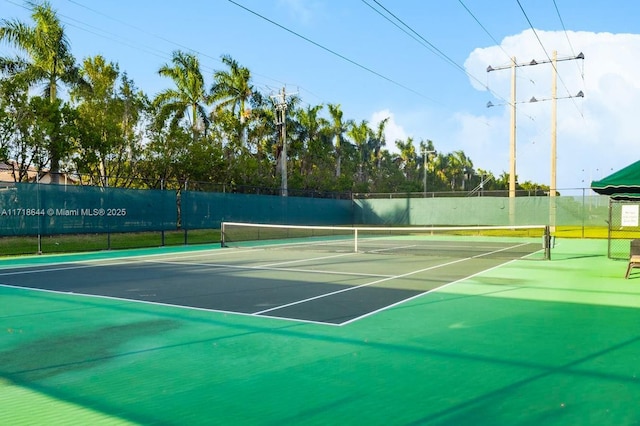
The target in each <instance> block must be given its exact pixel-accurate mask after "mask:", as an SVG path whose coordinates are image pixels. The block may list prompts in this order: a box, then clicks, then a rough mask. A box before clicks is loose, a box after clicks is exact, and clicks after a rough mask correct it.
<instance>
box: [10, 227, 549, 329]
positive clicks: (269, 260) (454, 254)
mask: <svg viewBox="0 0 640 426" xmlns="http://www.w3.org/2000/svg"><path fill="white" fill-rule="evenodd" d="M231 225H232V226H236V227H238V226H241V231H242V234H243V238H242V239H243V242H242V247H244V248H238V249H232V248H226V249H211V250H203V251H199V252H197V253H183V254H178V255H176V254H173V253H169V254H164V255H159V254H156V255H147V256H136V257H131V258H116V259H103V260H89V261H84V262H69V263H61V264H55V265H44V266H35V267H20V268H16V269H11V268H9V269H5V270H2V271H0V280H2V281H0V282H1V283H2V284H3V285H8V286H14V287H19V288H30V289H36V290H41V291H50V292H60V293H65V294H76V295H82V296H95V297H106V298H113V299H122V300H136V301H141V302H146V303H154V304H163V305H170V306H179V307H184V308H196V309H207V310H213V311H220V312H228V313H238V314H244V315H254V316H270V317H276V318H282V319H291V320H300V321H311V322H317V323H323V324H336V325H344V324H348V323H350V322H352V321H355V320H357V319H359V318H363V317H365V316H367V315H371V314H372V313H374V312H377V311H380V310H382V309H386V308H388V307H390V306H393V305H395V304H398V303H402V302H404V301H407V300H410V299H412V298H414V297H418V296H420V295H421V294H424V293H426V292H429V291H432V290H434V289H437V288H439V287H443V286H446V285H448V284H451V283H453V282H457V281H460V280H462V279H464V278H468V277H471V276H473V275H475V274H477V273H480V272H482V271H485V270H488V269H491V268H494V267H496V266H498V265H500V264H502V263H505V262H507V261H510V260H513V259H517V258H523V257H528V256H533V255H534V254H535V253H537V252H541V251H543V249H542V245H541V242H540V241H538V240H537V239H535V238H533V239H532V238H522V237H519V238H505V237H502V238H496V237H489V238H482V239H479V240H478V237H475V236H472V237H471V238H462V237H460V236H453V239H452V236H450V235H449V236H448V238H447V239H443V238H442V235H440V238H436V237H434V235H433V234H434V232H435V231H434V229H435V228H429V229H428V235H426V236H424V235H420V234H419V232H418V231H417V230H418V229H419V228H411V229H410V230H411V234H410V237H408V236H407V234H406V233H402V234H398V231H397V228H394V229H393V230H392V231H394V234H390V233H389V232H388V231H389V230H388V229H387V231H383V230H382V228H375V231H376V233H375V236H374V237H372V236H368V237H366V238H365V239H364V240H363V239H362V238H360V239H359V241H360V243H359V249H358V248H357V247H356V246H355V240H354V239H352V238H351V237H350V235H349V233H350V232H351V229H349V230H348V232H347V233H346V235H347V236H348V237H347V238H345V237H344V235H345V229H344V228H335V227H334V228H332V227H300V226H298V227H283V226H269V225H246V224H231ZM255 228H260V229H255ZM224 229H226V231H225V230H224ZM264 229H268V231H269V235H268V239H267V241H266V243H265V242H264V239H260V240H259V241H256V235H258V233H259V232H262V233H264ZM283 229H284V230H285V231H288V233H287V235H286V237H281V238H276V234H275V233H274V232H282V231H283ZM292 229H293V230H295V231H296V235H295V237H292V236H291V234H290V231H291V230H292ZM366 229H367V228H360V229H358V228H355V231H356V232H357V231H360V235H362V234H363V231H364V230H366ZM468 229H471V230H474V231H477V229H476V228H468ZM526 230H527V231H529V230H537V229H536V228H526ZM319 231H325V233H324V234H323V235H322V236H320V235H318V232H319ZM326 231H331V233H330V234H326ZM336 231H340V234H339V238H336V235H337V234H336ZM301 232H302V233H301ZM308 232H314V235H312V236H309V235H307V233H308ZM423 232H424V231H423ZM223 233H225V236H226V238H227V239H226V243H224V242H223V245H225V246H227V245H228V244H229V240H230V239H233V238H232V235H233V232H232V231H231V230H230V226H227V227H226V228H225V227H223ZM249 236H251V239H249ZM236 238H237V237H236ZM474 239H475V240H478V241H474ZM364 241H366V243H367V244H369V248H368V249H366V250H365V243H364ZM372 241H373V242H374V243H373V245H371V242H372ZM256 244H257V245H256ZM352 245H353V247H352ZM248 247H253V248H248ZM291 249H293V250H291ZM407 250H411V251H410V253H413V254H415V253H422V254H423V256H416V255H407ZM424 254H427V255H424Z"/></svg>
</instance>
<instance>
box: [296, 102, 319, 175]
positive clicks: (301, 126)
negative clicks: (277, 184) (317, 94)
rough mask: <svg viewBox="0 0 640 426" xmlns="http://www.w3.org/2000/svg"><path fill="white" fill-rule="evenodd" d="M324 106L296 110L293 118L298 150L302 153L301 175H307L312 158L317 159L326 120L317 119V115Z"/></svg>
mask: <svg viewBox="0 0 640 426" xmlns="http://www.w3.org/2000/svg"><path fill="white" fill-rule="evenodd" d="M322 108H324V105H322V104H321V105H315V106H310V105H309V106H307V108H305V109H302V108H301V109H296V110H295V113H294V115H295V117H296V118H297V123H298V131H297V132H296V133H297V138H298V145H299V146H298V149H299V150H301V151H302V153H301V156H302V162H301V173H308V172H309V171H310V170H311V168H312V166H313V164H312V162H313V160H314V157H315V158H316V159H318V157H319V154H320V152H319V151H320V150H321V148H322V140H321V139H322V129H323V126H325V125H326V124H327V123H326V120H325V119H323V118H321V117H318V113H319V112H320V111H321V110H322Z"/></svg>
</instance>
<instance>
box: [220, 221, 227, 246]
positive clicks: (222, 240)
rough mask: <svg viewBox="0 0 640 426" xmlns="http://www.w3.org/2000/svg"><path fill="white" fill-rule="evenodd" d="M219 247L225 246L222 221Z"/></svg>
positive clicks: (221, 223)
mask: <svg viewBox="0 0 640 426" xmlns="http://www.w3.org/2000/svg"><path fill="white" fill-rule="evenodd" d="M220 247H223V248H224V247H226V244H225V243H224V222H220Z"/></svg>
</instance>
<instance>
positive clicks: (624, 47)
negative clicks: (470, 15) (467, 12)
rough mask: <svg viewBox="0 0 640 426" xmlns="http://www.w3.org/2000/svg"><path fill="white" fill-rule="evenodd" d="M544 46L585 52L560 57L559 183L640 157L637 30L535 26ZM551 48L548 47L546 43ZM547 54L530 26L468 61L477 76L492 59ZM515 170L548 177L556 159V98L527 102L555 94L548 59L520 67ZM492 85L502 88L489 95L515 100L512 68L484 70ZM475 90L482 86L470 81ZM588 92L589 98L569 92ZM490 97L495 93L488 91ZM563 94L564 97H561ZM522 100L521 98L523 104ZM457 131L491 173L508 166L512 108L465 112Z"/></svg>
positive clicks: (499, 62)
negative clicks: (553, 137)
mask: <svg viewBox="0 0 640 426" xmlns="http://www.w3.org/2000/svg"><path fill="white" fill-rule="evenodd" d="M537 34H538V36H539V37H540V39H541V41H542V43H543V44H544V46H545V47H547V49H548V51H547V53H548V54H549V55H552V50H557V51H558V58H559V59H562V58H568V57H573V56H574V55H576V54H578V53H579V52H583V53H584V55H585V60H584V61H581V60H567V61H559V62H558V64H557V70H558V76H559V77H558V79H557V88H558V89H557V90H558V98H559V99H558V101H557V106H558V109H557V186H558V188H559V189H562V188H565V189H566V188H577V187H583V186H588V185H589V183H590V182H589V181H590V180H591V179H599V178H601V177H603V176H606V175H607V174H609V173H610V172H611V171H615V170H617V169H619V168H622V167H624V166H626V165H628V164H630V163H632V162H634V161H637V160H638V159H640V143H639V142H640V141H639V136H638V135H639V134H640V132H639V131H638V122H639V121H640V120H639V118H638V113H637V111H638V106H639V105H640V63H639V62H640V35H636V34H611V33H588V32H568V34H567V35H568V38H569V39H570V40H571V45H572V47H573V50H572V49H571V47H570V46H569V44H568V42H567V35H565V33H564V32H546V31H538V32H537ZM549 49H550V50H549ZM505 51H506V52H508V53H509V54H510V55H514V56H515V57H516V62H517V63H526V62H529V61H531V60H532V59H536V60H538V62H542V60H547V61H548V59H547V56H546V53H545V52H544V51H543V50H542V48H541V47H540V44H539V43H538V40H537V38H536V37H535V35H534V34H533V32H532V31H531V30H527V31H524V32H522V33H521V34H517V35H514V36H511V37H507V38H505V39H504V40H503V42H502V46H501V47H497V46H495V47H490V48H483V49H476V50H474V51H473V52H472V53H471V54H470V56H469V57H468V59H467V61H466V63H465V66H466V69H467V70H468V72H469V73H470V74H472V75H474V76H480V75H483V74H487V72H486V68H487V66H488V65H492V66H494V67H496V66H503V65H507V66H508V65H509V57H508V56H507V55H506V54H505ZM516 75H517V77H516V93H517V96H516V101H517V103H518V105H517V111H518V114H517V126H516V128H517V139H516V140H517V174H518V176H519V179H520V180H521V181H525V180H532V181H535V182H538V183H544V184H549V181H550V162H551V149H550V145H551V143H550V141H551V122H552V116H551V114H552V113H551V107H552V103H551V102H538V103H535V104H531V103H528V102H527V101H528V100H529V99H530V98H531V97H532V96H535V97H536V98H537V99H545V98H546V99H549V98H551V82H552V75H553V68H552V67H551V65H550V64H540V65H536V66H526V67H518V68H517V69H516ZM487 81H488V87H489V89H490V90H491V91H492V92H495V93H497V94H498V97H493V99H492V102H493V103H496V104H499V103H501V101H502V102H503V103H506V102H507V100H508V99H510V85H511V71H510V70H509V69H507V70H504V71H494V72H490V73H488V75H487ZM471 84H472V85H474V87H475V88H476V89H478V90H485V88H484V87H481V85H480V84H479V83H478V82H477V81H475V80H471ZM578 91H583V92H584V94H585V97H584V98H571V99H569V98H566V97H568V96H575V94H577V93H578ZM488 96H489V97H492V95H489V94H488ZM562 98H566V99H562ZM521 102H522V104H520V103H521ZM458 121H459V128H458V130H457V132H456V133H457V134H456V136H455V138H457V139H458V143H459V144H460V146H462V147H464V148H463V149H464V150H465V153H466V154H467V155H468V156H470V157H471V158H472V159H473V161H474V163H476V165H480V166H481V167H483V168H484V167H486V168H488V169H489V170H491V171H492V172H494V174H500V173H501V172H502V171H508V153H509V131H510V108H509V107H508V106H502V107H495V108H492V109H491V110H490V111H488V112H487V114H486V116H474V115H469V114H460V115H459V116H458Z"/></svg>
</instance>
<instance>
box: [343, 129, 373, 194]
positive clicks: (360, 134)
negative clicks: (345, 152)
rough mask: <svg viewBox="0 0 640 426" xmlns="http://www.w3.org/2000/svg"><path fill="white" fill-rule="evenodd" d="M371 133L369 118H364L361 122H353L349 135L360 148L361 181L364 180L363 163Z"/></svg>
mask: <svg viewBox="0 0 640 426" xmlns="http://www.w3.org/2000/svg"><path fill="white" fill-rule="evenodd" d="M370 135H371V129H370V128H369V123H368V122H367V120H362V121H361V122H360V124H356V123H351V126H349V131H348V132H347V136H349V137H350V138H351V139H352V140H353V142H354V143H355V144H356V147H357V148H358V154H359V155H358V177H359V179H360V182H364V180H365V179H364V173H363V163H364V161H365V158H366V150H367V142H369V136H370Z"/></svg>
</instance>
